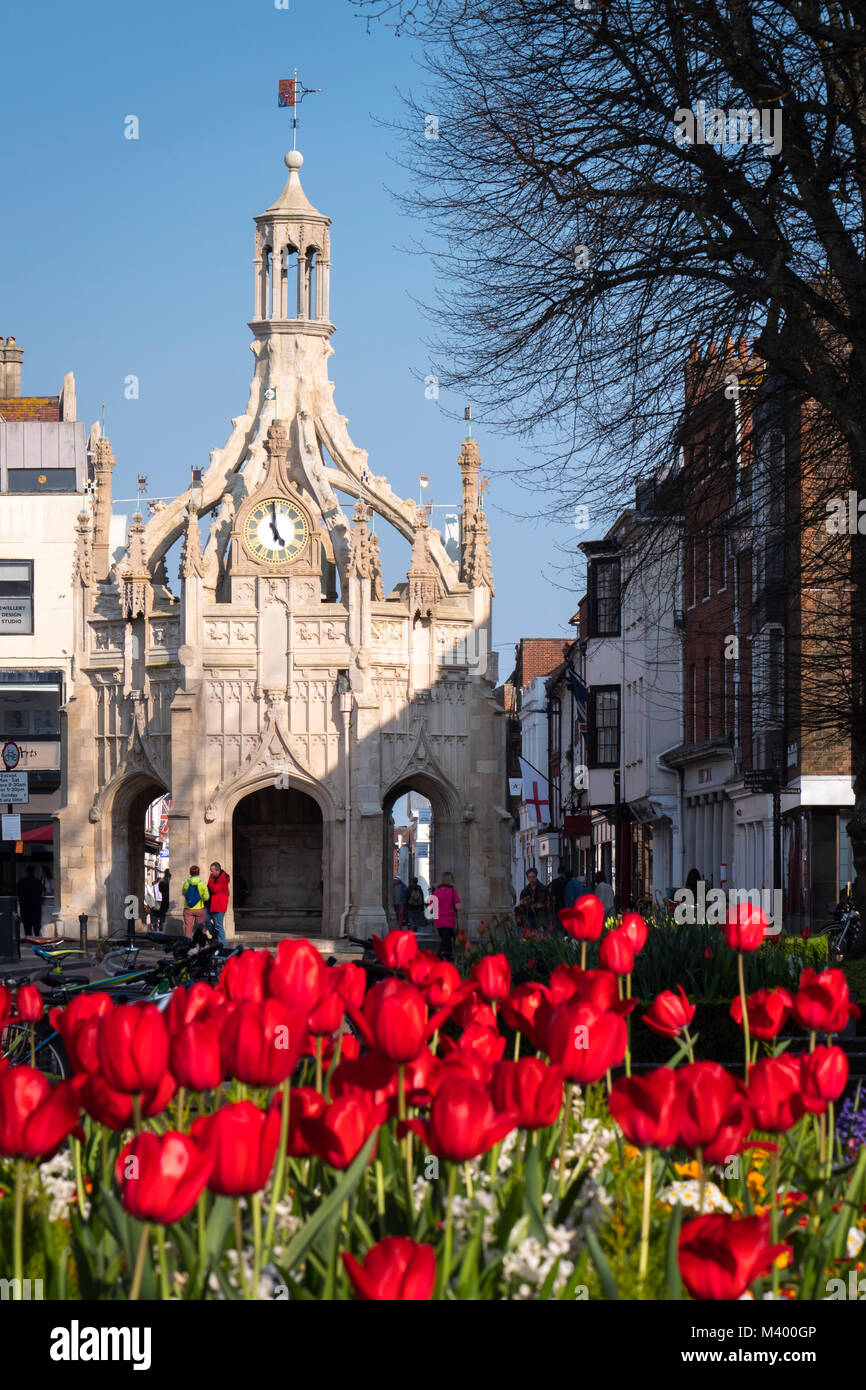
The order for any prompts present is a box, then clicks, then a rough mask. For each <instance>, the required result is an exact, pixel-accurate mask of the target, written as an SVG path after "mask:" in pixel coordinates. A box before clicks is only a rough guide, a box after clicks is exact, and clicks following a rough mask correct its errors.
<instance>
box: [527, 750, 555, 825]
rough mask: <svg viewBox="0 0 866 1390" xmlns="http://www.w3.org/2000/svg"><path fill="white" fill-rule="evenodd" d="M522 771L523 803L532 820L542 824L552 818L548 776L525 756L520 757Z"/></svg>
mask: <svg viewBox="0 0 866 1390" xmlns="http://www.w3.org/2000/svg"><path fill="white" fill-rule="evenodd" d="M520 773H521V776H522V777H523V804H524V806H525V807H526V810H527V814H528V815H529V819H530V822H531V823H532V824H533V825H542V824H544V823H546V822H547V821H549V820H550V790H549V786H548V781H547V778H546V777H544V776H542V774H541V773H540V772H537V771H536V769H535V768H534V767H530V765H529V763H527V762H525V761H524V759H523V758H521V759H520Z"/></svg>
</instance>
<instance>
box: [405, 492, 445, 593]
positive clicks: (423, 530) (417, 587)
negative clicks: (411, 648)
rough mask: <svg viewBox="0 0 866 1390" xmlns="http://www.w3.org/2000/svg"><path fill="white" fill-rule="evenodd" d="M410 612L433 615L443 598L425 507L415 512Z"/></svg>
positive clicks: (409, 577) (410, 575)
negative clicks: (431, 546)
mask: <svg viewBox="0 0 866 1390" xmlns="http://www.w3.org/2000/svg"><path fill="white" fill-rule="evenodd" d="M408 579H409V613H410V615H411V617H412V619H413V621H414V619H415V618H418V617H420V618H429V617H432V615H433V611H434V609H435V607H436V604H437V603H439V601H440V599H441V598H442V596H443V594H442V580H441V577H440V574H439V570H438V568H437V566H436V564H435V562H434V560H433V557H432V556H431V554H430V522H429V520H428V518H427V513H426V511H425V510H424V508H423V507H419V508H418V510H417V511H416V513H415V538H414V540H413V542H412V560H411V563H410V565H409V573H408Z"/></svg>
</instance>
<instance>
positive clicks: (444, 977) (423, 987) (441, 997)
mask: <svg viewBox="0 0 866 1390" xmlns="http://www.w3.org/2000/svg"><path fill="white" fill-rule="evenodd" d="M407 973H408V975H409V979H410V980H411V981H412V983H413V985H414V986H415V987H416V989H420V991H421V993H422V994H423V995H424V998H425V999H426V1001H427V1003H428V1005H429V1006H430V1008H431V1009H439V1008H441V1007H442V1005H443V1004H447V1002H448V1000H449V999H451V997H452V996H453V995H454V994H455V992H456V991H457V990H458V989H459V988H460V975H459V973H458V971H457V967H456V965H453V964H452V963H451V961H448V960H440V959H439V957H438V956H434V955H432V953H431V952H430V951H419V952H418V954H417V956H415V957H414V959H413V960H411V961H410V962H409V969H408V972H407Z"/></svg>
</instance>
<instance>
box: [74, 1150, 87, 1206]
mask: <svg viewBox="0 0 866 1390" xmlns="http://www.w3.org/2000/svg"><path fill="white" fill-rule="evenodd" d="M72 1161H73V1163H74V1165H75V1190H76V1192H77V1193H78V1210H79V1211H80V1213H81V1215H82V1216H83V1215H84V1202H85V1197H84V1174H83V1173H82V1171H81V1140H80V1139H73V1140H72Z"/></svg>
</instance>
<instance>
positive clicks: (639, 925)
mask: <svg viewBox="0 0 866 1390" xmlns="http://www.w3.org/2000/svg"><path fill="white" fill-rule="evenodd" d="M622 931H624V932H625V934H626V936H627V937H628V939H629V941H630V942H631V944H632V946H634V953H635V955H636V956H637V955H640V953H641V951H642V950H643V948H644V946H645V945H646V939H647V936H648V935H649V928H648V927H647V924H646V922H645V921H644V919H643V917H641V915H640V913H639V912H626V913H625V914H624V915H623V919H622Z"/></svg>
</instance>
